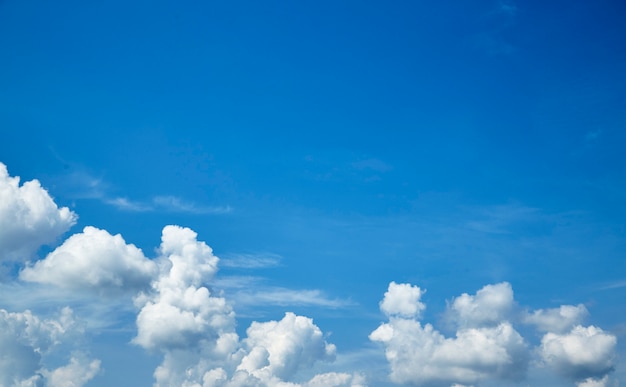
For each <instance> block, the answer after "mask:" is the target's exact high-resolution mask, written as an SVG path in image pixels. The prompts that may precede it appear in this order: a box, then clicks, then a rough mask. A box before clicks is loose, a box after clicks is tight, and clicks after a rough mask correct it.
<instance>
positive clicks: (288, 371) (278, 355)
mask: <svg viewBox="0 0 626 387" xmlns="http://www.w3.org/2000/svg"><path fill="white" fill-rule="evenodd" d="M247 336H248V337H247V338H246V339H245V340H244V342H245V344H246V346H247V347H248V348H249V352H248V354H247V355H246V356H245V357H244V358H243V360H242V362H241V364H240V366H239V367H238V369H239V370H245V371H248V372H249V373H251V374H253V375H255V376H257V377H258V376H259V375H265V374H270V375H275V376H278V377H279V378H281V379H289V378H290V377H292V376H293V375H294V374H295V373H296V371H297V370H298V368H299V367H308V366H311V365H313V363H314V362H316V361H318V360H334V356H335V350H336V349H335V346H334V345H333V344H328V343H327V342H326V341H325V340H324V336H323V334H322V331H321V330H320V329H319V328H318V327H317V326H316V325H315V324H313V320H311V319H310V318H308V317H303V316H296V315H295V314H293V313H286V314H285V317H283V319H282V320H280V321H269V322H265V323H259V322H253V323H252V324H251V325H250V327H249V328H248V330H247ZM261 379H263V378H262V377H261Z"/></svg>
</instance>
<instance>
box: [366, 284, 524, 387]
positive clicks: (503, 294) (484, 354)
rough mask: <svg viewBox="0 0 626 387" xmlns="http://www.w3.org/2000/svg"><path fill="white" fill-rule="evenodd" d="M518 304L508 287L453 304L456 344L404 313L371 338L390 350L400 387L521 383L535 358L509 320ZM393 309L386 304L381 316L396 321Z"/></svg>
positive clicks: (496, 287)
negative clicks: (499, 381)
mask: <svg viewBox="0 0 626 387" xmlns="http://www.w3.org/2000/svg"><path fill="white" fill-rule="evenodd" d="M394 288H395V287H394ZM409 288H410V287H405V289H409ZM389 289H390V291H388V292H387V293H386V294H385V299H387V298H388V297H389V295H390V294H392V292H391V289H392V286H391V285H390V287H389ZM396 289H397V288H396ZM396 292H397V290H396ZM414 302H417V300H415V299H414ZM512 303H513V297H512V291H511V289H510V286H509V285H508V284H506V283H503V284H498V285H488V286H486V287H484V288H483V289H481V290H479V291H478V293H477V294H476V295H475V296H470V295H467V294H464V295H462V296H460V297H458V298H457V299H455V300H454V302H453V303H452V304H451V306H450V313H452V314H453V315H454V316H455V317H456V321H457V322H458V324H459V330H458V331H457V332H456V337H454V338H447V337H445V336H444V335H443V334H441V333H440V332H438V331H437V330H436V329H434V328H433V326H432V325H430V324H425V325H424V326H422V324H421V323H420V322H419V321H417V319H415V318H412V317H406V316H409V315H410V314H409V313H404V316H403V315H402V314H400V315H395V316H394V315H393V314H392V315H391V316H390V320H389V322H388V323H384V324H381V325H380V326H379V327H378V328H377V329H376V330H375V331H374V332H372V333H371V334H370V340H372V341H376V342H380V343H382V344H383V345H384V346H385V354H386V357H387V360H388V361H389V363H390V366H391V375H390V377H391V380H392V381H394V382H396V383H403V384H416V385H442V386H443V385H448V386H449V385H450V384H454V383H461V384H471V383H476V382H479V381H481V380H484V379H512V380H517V379H520V378H522V377H523V376H524V373H525V371H526V368H527V365H528V359H529V354H528V349H527V345H526V343H525V341H524V339H523V338H522V337H521V336H520V334H519V333H518V332H517V331H516V330H515V329H514V328H513V326H512V325H511V324H510V323H509V322H508V321H505V320H503V316H504V315H505V314H506V312H507V311H508V310H509V309H510V307H511V305H512ZM388 305H389V304H385V302H384V301H383V303H381V310H382V311H383V312H384V313H385V314H387V315H390V313H389V310H390V309H389V306H388ZM383 306H385V308H383ZM489 307H492V308H494V309H495V310H494V309H491V310H490V308H489ZM422 309H423V308H422ZM391 310H394V311H398V310H399V311H403V312H408V311H410V310H409V309H408V308H405V307H398V308H395V309H391ZM396 313H397V312H396Z"/></svg>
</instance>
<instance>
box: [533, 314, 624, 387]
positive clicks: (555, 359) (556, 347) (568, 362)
mask: <svg viewBox="0 0 626 387" xmlns="http://www.w3.org/2000/svg"><path fill="white" fill-rule="evenodd" d="M616 344H617V338H616V337H615V336H613V335H611V334H609V333H606V332H604V331H603V330H602V329H600V328H597V327H594V326H589V327H583V326H580V325H577V326H575V327H574V328H572V330H571V331H570V332H568V333H565V334H558V333H552V332H549V333H546V334H545V335H544V336H543V338H542V339H541V347H540V351H541V357H542V359H543V361H544V362H545V363H546V364H547V365H548V366H550V367H551V368H553V369H554V370H555V371H556V372H557V373H559V374H561V375H563V376H565V377H567V378H569V379H573V380H577V381H579V382H581V383H595V382H597V380H598V379H602V378H603V377H604V376H605V375H606V374H608V373H609V372H610V371H612V370H613V367H614V360H615V346H616ZM589 378H591V379H589ZM585 379H589V380H588V381H585ZM594 379H596V380H595V381H594Z"/></svg>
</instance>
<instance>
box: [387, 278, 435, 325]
mask: <svg viewBox="0 0 626 387" xmlns="http://www.w3.org/2000/svg"><path fill="white" fill-rule="evenodd" d="M423 294H424V291H422V290H421V289H420V288H419V287H417V286H412V285H411V284H397V283H395V282H391V283H390V284H389V288H388V289H387V292H386V293H385V296H384V298H383V300H382V301H381V303H380V310H381V311H382V312H383V313H385V314H386V315H387V316H394V315H398V316H402V317H414V316H415V317H419V315H420V314H421V312H422V311H423V310H424V309H426V305H424V304H423V303H421V302H420V298H421V297H422V295H423Z"/></svg>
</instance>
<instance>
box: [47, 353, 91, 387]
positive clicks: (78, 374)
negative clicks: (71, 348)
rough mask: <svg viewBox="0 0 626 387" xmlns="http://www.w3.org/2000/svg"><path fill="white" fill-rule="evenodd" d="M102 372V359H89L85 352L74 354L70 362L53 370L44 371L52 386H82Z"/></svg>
mask: <svg viewBox="0 0 626 387" xmlns="http://www.w3.org/2000/svg"><path fill="white" fill-rule="evenodd" d="M99 372H100V360H89V359H87V358H86V357H85V356H84V355H83V354H76V355H75V356H72V358H71V359H70V362H69V363H68V364H67V365H65V366H62V367H59V368H57V369H55V370H53V371H43V372H42V373H43V375H44V376H45V377H46V382H47V383H46V385H47V386H50V387H80V386H83V385H84V384H85V383H87V382H88V381H90V380H91V379H93V378H94V377H95V376H96V375H97V374H98V373H99Z"/></svg>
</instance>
